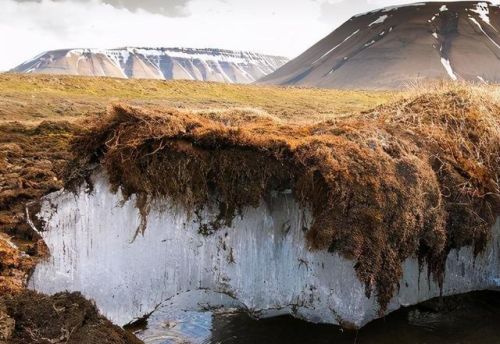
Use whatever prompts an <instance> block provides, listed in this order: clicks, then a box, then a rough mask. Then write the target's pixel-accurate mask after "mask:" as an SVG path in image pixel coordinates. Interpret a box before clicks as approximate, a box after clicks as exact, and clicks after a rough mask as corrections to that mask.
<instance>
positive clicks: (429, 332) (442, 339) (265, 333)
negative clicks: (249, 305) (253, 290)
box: [136, 292, 500, 344]
mask: <svg viewBox="0 0 500 344" xmlns="http://www.w3.org/2000/svg"><path fill="white" fill-rule="evenodd" d="M166 308H167V307H165V308H160V309H158V310H157V311H156V312H155V313H154V314H153V315H152V316H151V317H150V319H149V320H148V324H147V326H146V328H144V329H142V330H139V331H137V332H136V334H137V335H138V336H139V337H140V338H141V339H143V340H144V341H145V343H150V344H152V343H154V344H164V343H165V344H166V343H224V344H227V343H235V344H236V343H238V344H250V343H287V344H290V343H297V344H299V343H300V344H304V343H311V344H312V343H314V344H321V343H341V344H344V343H346V344H347V343H370V344H378V343H380V344H390V343H397V344H400V343H405V344H406V343H407V344H417V343H418V344H425V343H439V344H459V343H460V344H465V343H471V344H472V343H474V344H490V343H491V344H498V343H500V292H477V293H471V294H467V295H462V296H458V297H449V298H445V299H435V300H431V301H428V302H426V303H423V304H421V305H418V306H415V307H410V308H407V309H402V310H399V311H397V312H394V313H392V314H390V315H389V316H387V317H386V318H384V319H379V320H377V321H374V322H372V323H370V324H368V325H367V326H365V327H364V328H363V329H361V330H359V331H347V330H342V329H341V328H340V327H338V326H331V325H314V324H310V323H307V322H304V321H300V320H297V319H294V318H292V317H288V316H285V317H278V318H272V319H264V320H256V319H253V318H251V317H250V316H248V315H247V314H246V313H242V312H225V313H221V312H208V311H207V312H194V311H183V310H172V309H170V310H168V309H166ZM168 308H171V307H168Z"/></svg>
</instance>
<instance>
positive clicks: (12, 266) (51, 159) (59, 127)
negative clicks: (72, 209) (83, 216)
mask: <svg viewBox="0 0 500 344" xmlns="http://www.w3.org/2000/svg"><path fill="white" fill-rule="evenodd" d="M72 132H73V127H72V126H71V125H69V124H68V123H66V122H61V123H56V122H43V123H42V124H40V125H38V126H36V127H26V126H24V125H22V124H20V123H10V124H4V125H1V126H0V233H3V234H0V235H1V236H0V256H1V257H0V258H1V259H0V291H3V292H17V291H19V290H21V289H22V288H23V287H24V282H25V279H26V275H27V273H28V272H29V270H30V269H31V268H32V267H33V266H34V263H35V262H36V260H37V259H38V258H41V257H43V256H45V255H46V254H47V252H46V249H45V245H44V243H43V241H42V240H41V239H40V238H39V236H38V234H37V233H36V231H34V230H33V229H32V228H31V227H30V225H29V224H28V221H26V211H27V209H29V208H27V207H26V205H27V204H30V202H34V203H33V205H32V206H31V208H36V202H37V201H38V200H39V199H40V198H41V197H42V196H44V195H46V194H48V193H50V192H53V191H56V190H59V189H60V188H62V186H63V182H62V180H61V179H60V175H61V173H62V171H63V170H64V167H65V165H66V163H67V161H68V160H69V159H70V157H71V154H70V153H69V151H68V142H69V139H70V137H72ZM31 210H32V211H34V210H36V209H31ZM10 243H14V244H15V245H17V246H18V247H19V249H20V250H18V249H17V248H16V247H13V246H12V244H10Z"/></svg>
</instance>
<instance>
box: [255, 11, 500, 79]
mask: <svg viewBox="0 0 500 344" xmlns="http://www.w3.org/2000/svg"><path fill="white" fill-rule="evenodd" d="M499 31H500V8H499V7H498V6H494V5H492V4H490V3H487V2H477V1H463V2H429V3H415V4H411V5H405V6H394V7H387V8H383V9H380V10H376V11H372V12H368V13H365V14H361V15H357V16H355V17H353V18H351V19H349V20H348V21H347V22H345V23H344V24H343V25H342V26H340V27H339V28H338V29H337V30H335V31H334V32H332V33H331V34H330V35H328V36H327V37H325V38H324V39H322V40H321V41H319V42H318V43H316V44H315V45H314V46H312V47H311V48H310V49H308V50H307V51H305V52H304V53H303V54H302V55H300V56H298V57H297V58H295V59H294V60H292V61H290V62H289V63H287V64H286V65H284V66H283V67H281V68H280V69H278V70H277V71H275V72H274V73H272V74H270V75H268V76H266V77H264V78H263V79H262V80H261V82H262V83H265V84H280V85H302V86H315V87H326V88H362V89H378V88H380V89H392V88H401V87H404V86H405V85H408V84H409V83H412V82H415V81H416V80H426V79H447V80H467V81H474V82H481V83H483V82H484V83H499V82H500V33H499Z"/></svg>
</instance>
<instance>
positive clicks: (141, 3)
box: [15, 0, 191, 17]
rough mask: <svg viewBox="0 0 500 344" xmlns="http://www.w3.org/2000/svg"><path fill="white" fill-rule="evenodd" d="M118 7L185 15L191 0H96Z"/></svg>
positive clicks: (86, 0) (57, 0) (78, 0)
mask: <svg viewBox="0 0 500 344" xmlns="http://www.w3.org/2000/svg"><path fill="white" fill-rule="evenodd" d="M15 1H17V2H44V1H45V2H48V1H51V2H91V1H92V0H15ZM96 1H97V2H100V3H103V4H108V5H111V6H113V7H115V8H118V9H127V10H129V11H131V12H137V11H138V10H143V11H146V12H149V13H154V14H161V15H164V16H167V17H185V16H188V15H189V14H190V12H189V10H188V4H189V2H190V1H191V0H96Z"/></svg>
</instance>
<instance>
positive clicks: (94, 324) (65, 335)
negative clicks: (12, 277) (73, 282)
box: [0, 291, 142, 344]
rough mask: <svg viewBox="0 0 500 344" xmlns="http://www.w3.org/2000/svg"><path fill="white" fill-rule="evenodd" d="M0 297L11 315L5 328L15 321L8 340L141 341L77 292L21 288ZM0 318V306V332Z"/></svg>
mask: <svg viewBox="0 0 500 344" xmlns="http://www.w3.org/2000/svg"><path fill="white" fill-rule="evenodd" d="M1 301H2V302H3V303H4V305H5V306H4V311H5V312H6V313H7V314H8V315H10V317H11V320H10V323H8V324H7V325H8V326H7V328H10V329H12V321H14V322H15V328H14V331H13V333H12V334H11V338H10V340H9V343H12V344H25V343H40V344H42V343H43V344H45V343H47V344H55V343H74V344H86V343H88V344H96V343H99V344H122V343H123V344H125V343H130V344H134V343H142V341H140V340H138V339H137V338H136V337H135V336H134V335H133V334H131V333H129V332H126V331H124V330H123V329H122V328H120V327H118V326H116V325H113V324H112V323H111V322H110V321H109V320H107V319H106V318H104V317H103V316H101V315H99V313H98V311H97V309H96V307H95V306H94V305H93V304H92V303H90V302H89V301H87V300H85V299H84V298H83V297H82V296H81V295H80V294H79V293H71V294H70V293H60V294H56V295H54V296H46V295H42V294H37V293H35V292H32V291H25V292H23V293H21V294H18V295H16V296H7V297H2V298H1ZM1 319H2V318H1V309H0V336H1V334H2V320H1ZM9 324H10V325H9ZM0 338H1V337H0Z"/></svg>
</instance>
